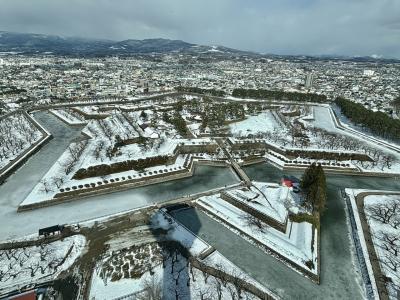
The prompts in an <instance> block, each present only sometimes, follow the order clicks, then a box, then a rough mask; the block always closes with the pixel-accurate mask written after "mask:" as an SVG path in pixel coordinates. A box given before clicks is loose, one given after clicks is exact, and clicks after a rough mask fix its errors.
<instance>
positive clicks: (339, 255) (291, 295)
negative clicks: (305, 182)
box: [175, 163, 400, 299]
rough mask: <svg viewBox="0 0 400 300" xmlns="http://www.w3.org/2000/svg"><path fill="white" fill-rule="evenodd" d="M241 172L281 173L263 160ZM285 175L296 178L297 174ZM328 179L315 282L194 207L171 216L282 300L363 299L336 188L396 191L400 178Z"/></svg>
mask: <svg viewBox="0 0 400 300" xmlns="http://www.w3.org/2000/svg"><path fill="white" fill-rule="evenodd" d="M244 170H245V172H246V173H247V174H248V175H249V177H250V178H251V179H252V180H257V181H266V182H279V180H280V178H281V176H282V175H283V172H282V171H281V170H279V169H277V168H275V167H273V166H272V165H270V164H267V163H262V164H257V165H252V166H248V167H245V168H244ZM285 174H288V173H285ZM289 174H292V175H297V176H301V173H299V172H289ZM327 183H328V201H327V209H326V211H325V213H324V215H323V217H322V221H321V222H322V223H321V284H320V285H317V284H315V283H313V282H311V281H310V280H309V279H307V278H305V277H303V276H302V275H300V274H298V273H296V272H295V271H293V270H292V269H290V268H289V267H287V266H285V265H284V264H283V263H281V262H279V261H278V260H276V259H275V258H273V257H271V256H269V255H267V254H266V253H265V252H263V251H262V250H260V249H259V248H258V247H256V246H254V245H252V244H250V243H249V242H247V241H246V240H244V239H242V238H241V237H239V236H238V235H236V234H235V233H233V232H232V231H230V230H229V229H227V228H226V227H224V226H223V225H221V224H219V223H217V222H216V221H214V220H212V219H210V218H209V217H208V216H207V215H205V214H204V213H202V212H201V211H199V210H195V209H190V210H182V211H178V212H177V213H176V214H175V217H176V218H177V219H178V220H179V221H181V222H182V223H183V224H184V225H186V226H187V227H188V228H190V229H191V230H193V231H194V232H196V233H197V234H198V235H199V236H200V237H201V238H203V239H204V240H205V241H207V242H208V243H210V244H211V245H213V246H214V247H216V248H217V249H218V251H220V252H221V253H222V254H223V255H224V256H226V257H227V258H228V259H229V260H231V261H232V262H233V263H235V264H236V265H237V266H239V267H240V268H242V269H243V270H244V271H246V272H247V273H249V274H250V275H251V276H253V277H254V278H255V279H256V280H258V281H259V282H260V283H262V284H264V285H265V286H267V287H268V288H270V289H271V290H272V291H273V292H275V293H277V294H278V295H280V296H281V297H282V298H283V299H363V298H364V296H363V291H362V287H361V286H362V282H361V278H360V276H359V274H358V273H357V272H358V271H357V268H356V267H354V264H353V260H354V256H353V254H352V253H351V241H350V239H349V229H348V226H347V221H346V213H345V204H344V202H343V200H342V198H341V196H340V195H339V192H338V191H339V189H342V188H345V187H350V188H365V189H384V190H400V181H399V180H395V179H389V178H376V177H359V176H343V175H327ZM193 219H199V220H200V222H196V223H195V224H197V226H193V225H192V223H191V220H193Z"/></svg>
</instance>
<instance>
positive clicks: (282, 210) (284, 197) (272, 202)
mask: <svg viewBox="0 0 400 300" xmlns="http://www.w3.org/2000/svg"><path fill="white" fill-rule="evenodd" d="M226 194H227V195H229V196H231V197H233V198H235V199H236V200H237V201H239V202H242V203H243V204H245V205H248V206H251V207H252V208H254V209H256V210H258V211H260V212H261V213H263V214H265V215H267V216H269V217H271V218H273V219H275V220H277V221H278V222H279V223H282V224H283V223H285V222H286V218H287V215H288V210H287V208H286V207H285V205H286V206H289V205H290V206H292V205H293V199H292V193H291V191H290V189H289V188H287V187H283V186H279V185H278V184H266V183H263V182H253V186H251V187H250V189H246V188H243V189H236V190H232V191H227V192H226Z"/></svg>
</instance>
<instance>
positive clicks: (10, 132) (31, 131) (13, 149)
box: [0, 113, 43, 170]
mask: <svg viewBox="0 0 400 300" xmlns="http://www.w3.org/2000/svg"><path fill="white" fill-rule="evenodd" d="M42 137H43V135H42V133H41V132H40V130H39V129H38V128H37V127H36V126H35V125H34V124H32V122H31V121H30V120H29V119H28V118H27V117H26V116H25V115H24V114H22V113H17V114H14V115H11V116H9V117H7V118H5V119H1V120H0V170H1V169H2V168H4V167H5V166H7V164H9V163H10V162H12V161H13V160H15V159H16V158H18V156H19V155H21V154H22V153H23V152H24V151H26V150H27V149H29V147H30V146H32V145H33V144H34V143H36V142H37V141H38V140H40V139H41V138H42Z"/></svg>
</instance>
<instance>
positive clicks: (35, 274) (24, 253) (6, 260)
mask: <svg viewBox="0 0 400 300" xmlns="http://www.w3.org/2000/svg"><path fill="white" fill-rule="evenodd" d="M85 244H86V239H85V237H84V236H82V235H74V236H71V237H67V238H65V239H63V240H59V241H56V242H53V243H50V244H43V245H40V246H32V247H23V248H14V249H9V250H0V293H5V292H7V291H10V290H13V289H17V288H20V287H23V286H25V285H28V284H31V283H40V282H42V281H49V280H52V279H54V278H56V277H57V275H58V274H60V273H61V272H62V271H64V270H67V269H68V268H69V267H70V266H71V265H72V264H73V263H74V261H75V260H76V259H77V258H78V257H79V256H80V255H81V253H82V250H83V248H84V247H85Z"/></svg>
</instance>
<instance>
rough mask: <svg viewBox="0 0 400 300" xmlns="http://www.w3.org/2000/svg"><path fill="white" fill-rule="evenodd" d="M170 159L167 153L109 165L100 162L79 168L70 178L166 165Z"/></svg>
mask: <svg viewBox="0 0 400 300" xmlns="http://www.w3.org/2000/svg"><path fill="white" fill-rule="evenodd" d="M169 161H170V157H169V156H167V155H160V156H153V157H146V158H144V159H138V160H126V161H122V162H117V163H113V164H110V165H106V164H102V165H96V166H90V167H88V168H87V169H84V168H82V169H79V170H78V171H77V172H76V173H75V174H74V176H73V177H72V179H79V180H80V179H85V178H90V177H97V176H106V175H110V174H114V173H120V172H125V171H130V170H135V171H142V170H144V169H145V168H150V167H154V166H159V165H166V164H167V163H168V162H169Z"/></svg>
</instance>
